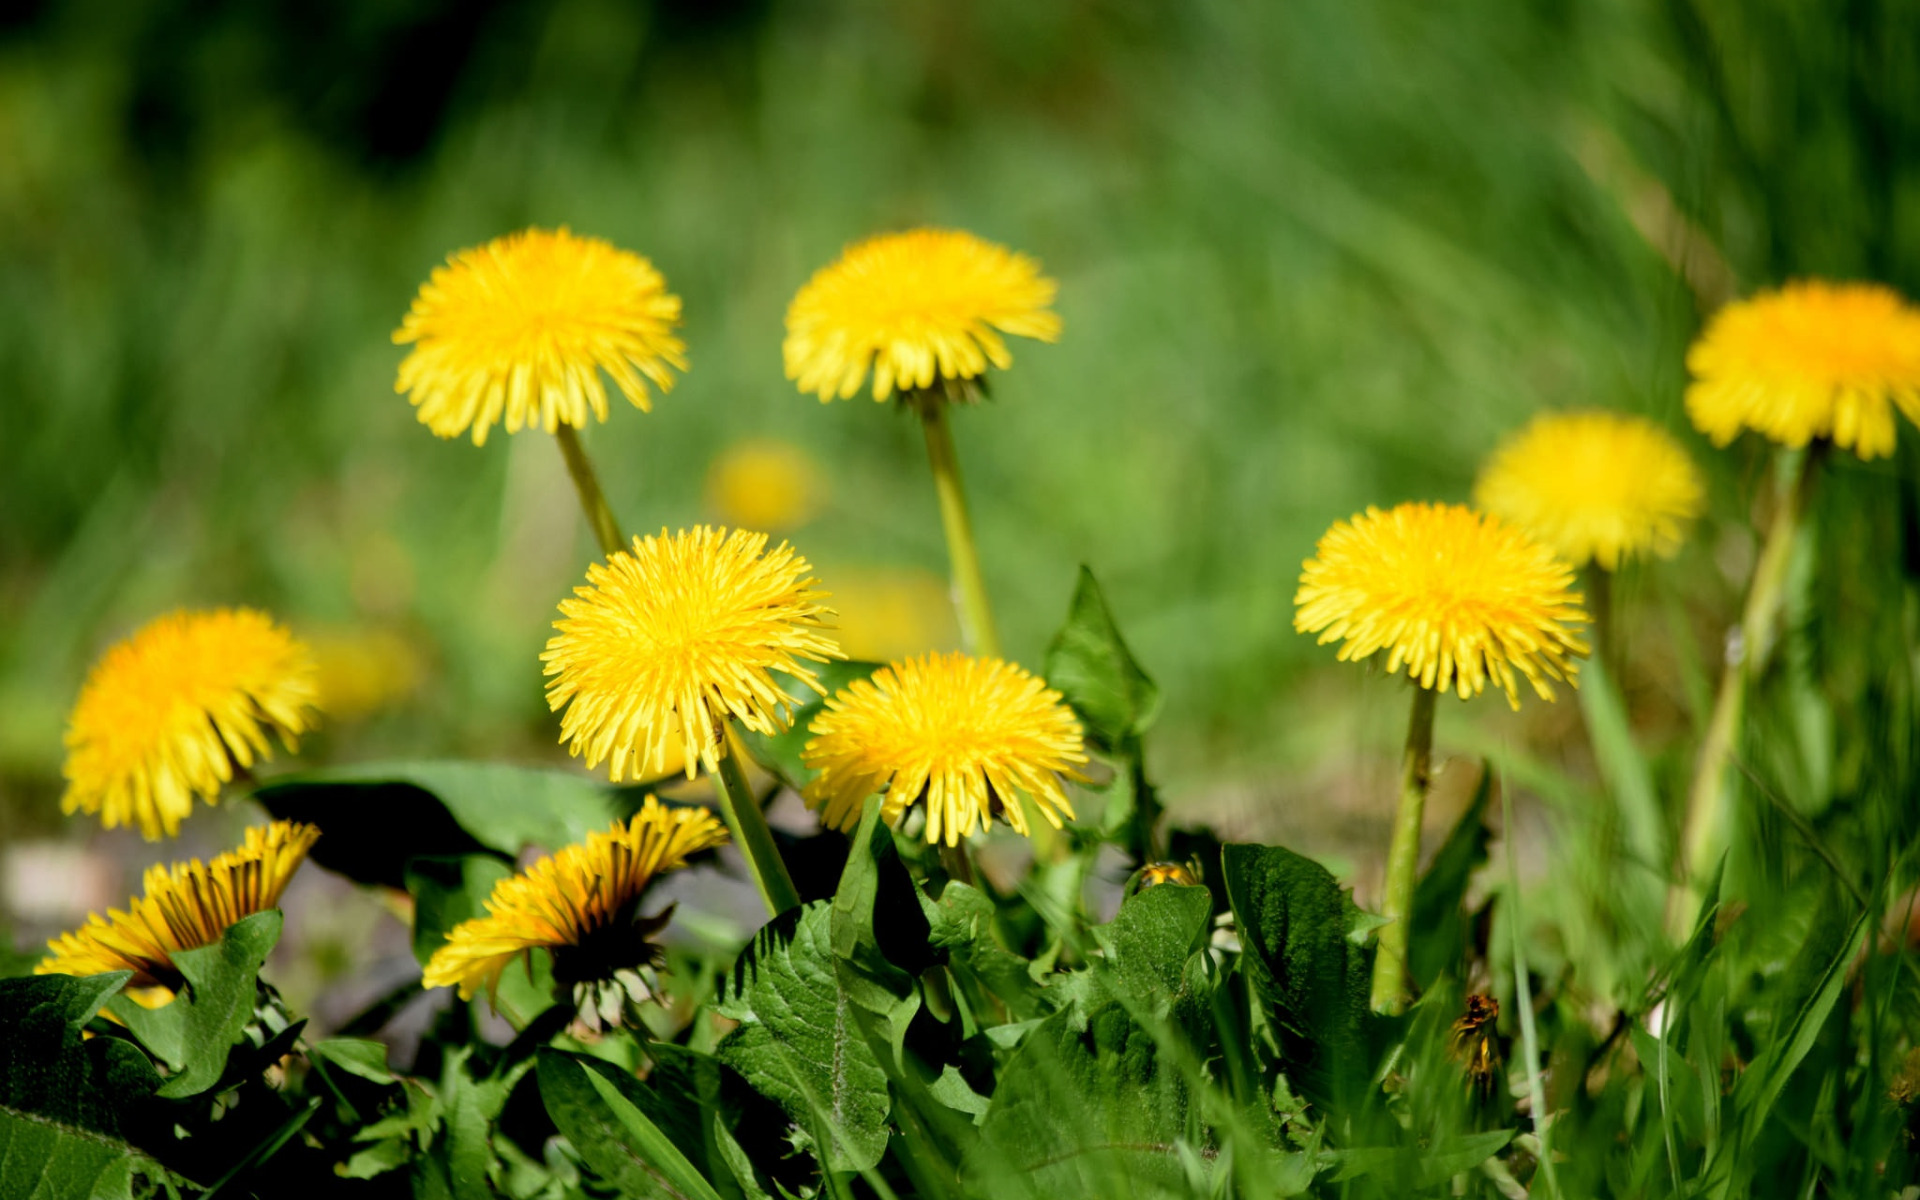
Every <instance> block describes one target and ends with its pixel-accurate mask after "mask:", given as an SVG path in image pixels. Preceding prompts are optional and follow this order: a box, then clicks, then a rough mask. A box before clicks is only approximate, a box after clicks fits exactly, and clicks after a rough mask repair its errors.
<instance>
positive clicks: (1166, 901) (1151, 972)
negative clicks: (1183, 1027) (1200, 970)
mask: <svg viewBox="0 0 1920 1200" xmlns="http://www.w3.org/2000/svg"><path fill="white" fill-rule="evenodd" d="M1212 924H1213V896H1212V894H1211V893H1209V892H1208V891H1207V889H1205V888H1203V887H1185V886H1182V885H1179V884H1171V883H1165V884H1160V885H1159V886H1157V887H1150V888H1147V889H1145V890H1143V891H1141V892H1138V893H1136V894H1134V895H1132V896H1129V897H1127V899H1126V901H1125V902H1124V903H1122V904H1121V905H1120V911H1119V913H1118V914H1117V915H1115V917H1114V919H1113V921H1112V923H1111V924H1107V925H1102V926H1100V927H1099V928H1097V929H1095V930H1094V931H1093V935H1094V937H1095V939H1097V940H1098V941H1099V942H1100V944H1101V946H1102V947H1103V948H1104V949H1105V950H1106V952H1107V958H1108V961H1109V963H1110V964H1111V966H1112V967H1113V970H1114V973H1115V974H1116V975H1117V976H1119V984H1120V987H1121V989H1122V990H1123V991H1124V992H1125V993H1126V994H1128V995H1130V996H1133V997H1137V998H1139V999H1141V1000H1145V1001H1147V1002H1148V1003H1150V1004H1151V1005H1152V1008H1153V1012H1154V1015H1155V1016H1160V1017H1164V1016H1166V1015H1167V1013H1168V1012H1169V1011H1170V1010H1171V1008H1172V1007H1173V1005H1174V1003H1175V1001H1177V1000H1180V999H1184V998H1190V997H1189V992H1188V983H1189V977H1188V974H1187V960H1188V959H1190V958H1192V957H1193V955H1194V953H1195V952H1197V951H1198V950H1200V949H1201V948H1202V947H1203V946H1204V945H1205V944H1206V938H1207V931H1208V929H1209V928H1210V927H1211V926H1212Z"/></svg>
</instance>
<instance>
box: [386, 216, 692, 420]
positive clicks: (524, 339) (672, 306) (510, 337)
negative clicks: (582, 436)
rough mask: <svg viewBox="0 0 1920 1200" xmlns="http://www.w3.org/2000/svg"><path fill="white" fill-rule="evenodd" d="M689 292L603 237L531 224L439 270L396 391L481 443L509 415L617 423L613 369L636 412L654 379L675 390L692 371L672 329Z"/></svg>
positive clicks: (407, 338) (408, 335)
mask: <svg viewBox="0 0 1920 1200" xmlns="http://www.w3.org/2000/svg"><path fill="white" fill-rule="evenodd" d="M679 323H680V297H678V296H676V295H674V294H673V293H671V292H669V291H667V282H666V280H665V279H664V278H662V277H661V275H660V272H659V271H657V270H655V269H654V266H653V264H652V263H650V262H648V261H647V260H646V259H644V258H641V257H640V256H639V255H637V254H629V253H628V252H626V251H625V250H620V249H617V248H616V247H614V246H613V245H612V244H611V243H608V242H604V241H601V240H600V239H599V238H591V237H577V236H575V235H574V234H572V233H569V232H568V231H567V230H566V229H564V228H562V229H558V230H554V231H551V232H550V231H548V230H544V229H528V230H523V231H522V232H520V233H513V234H508V235H507V236H506V237H502V238H496V239H494V240H493V241H491V242H488V243H487V244H486V245H484V246H479V247H475V248H474V249H471V250H462V251H460V252H459V253H457V254H455V255H453V256H452V257H451V258H449V259H448V260H447V265H446V266H444V267H435V268H434V270H433V275H432V276H431V277H430V278H429V279H428V280H427V282H426V283H425V284H423V285H422V286H421V288H420V293H419V295H417V296H415V297H414V301H413V308H412V310H411V311H409V312H408V313H407V316H406V319H405V320H403V321H402V322H401V323H400V328H399V329H397V330H395V331H394V334H393V340H394V342H395V343H396V344H399V345H407V344H411V345H412V346H413V349H412V350H411V351H409V352H408V353H407V357H406V359H405V360H404V361H402V362H401V364H400V375H399V378H398V379H397V380H396V381H395V383H394V390H395V391H397V392H404V393H408V394H409V398H410V399H411V400H412V401H413V405H414V407H415V409H417V410H418V415H419V417H420V421H421V423H422V424H424V425H426V426H427V428H429V429H431V430H433V432H434V433H435V434H437V435H439V436H440V437H443V438H452V437H459V436H460V435H461V434H463V433H466V432H467V431H468V430H469V429H471V430H472V432H473V444H474V445H476V446H479V445H484V444H485V442H486V440H487V432H488V430H490V429H492V428H493V426H494V425H495V423H497V422H502V421H504V422H505V424H506V428H507V432H508V433H518V432H519V431H520V430H521V429H522V428H523V427H531V426H538V427H540V428H542V429H545V430H546V431H547V432H548V433H553V432H555V431H557V430H558V429H559V428H560V426H562V425H571V426H573V427H575V428H584V427H585V426H586V424H587V416H588V414H589V413H591V414H592V415H593V416H595V417H597V418H598V419H600V420H602V421H605V420H606V419H607V389H606V386H605V384H604V383H603V382H602V380H601V378H600V373H601V372H602V371H605V372H606V373H607V374H608V375H609V376H611V377H612V378H613V382H614V384H615V385H616V386H617V387H618V388H619V389H620V392H621V394H622V395H624V396H626V398H627V399H628V400H630V401H632V402H633V404H634V405H635V407H637V408H639V409H640V410H641V411H643V412H644V411H646V410H647V409H648V408H650V407H651V401H650V399H649V396H648V393H647V383H648V381H651V382H652V383H653V385H654V386H655V387H657V388H659V389H660V390H661V391H662V392H667V391H671V390H672V388H673V372H672V370H670V368H678V369H680V370H682V371H684V370H686V369H687V360H686V344H685V343H684V342H682V341H681V340H680V339H679V338H678V337H676V336H675V335H674V333H673V329H674V326H676V325H678V324H679Z"/></svg>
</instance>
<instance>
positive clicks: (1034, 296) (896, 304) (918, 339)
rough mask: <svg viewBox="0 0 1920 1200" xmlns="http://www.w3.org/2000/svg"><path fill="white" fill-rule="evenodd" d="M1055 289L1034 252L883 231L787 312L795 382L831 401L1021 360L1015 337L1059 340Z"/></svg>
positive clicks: (963, 236)
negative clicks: (1013, 346)
mask: <svg viewBox="0 0 1920 1200" xmlns="http://www.w3.org/2000/svg"><path fill="white" fill-rule="evenodd" d="M1054 290H1055V285H1054V282H1053V281H1052V280H1051V279H1048V278H1046V277H1045V276H1043V275H1041V274H1040V264H1039V263H1037V262H1035V261H1034V260H1033V259H1031V258H1029V257H1027V256H1026V255H1024V254H1016V253H1014V252H1013V251H1011V250H1008V249H1006V248H1005V247H1003V246H996V245H994V244H993V243H992V242H988V241H984V240H982V239H980V238H978V237H975V236H974V235H973V234H970V233H965V232H961V231H959V230H952V229H915V230H910V231H908V232H906V233H891V234H882V235H881V236H879V237H873V238H868V239H867V240H866V241H863V242H858V243H856V244H854V245H852V246H849V247H848V248H847V250H846V252H845V253H844V254H842V255H841V256H840V258H839V260H838V261H836V262H834V263H833V264H832V265H830V266H827V267H823V268H821V269H820V270H819V271H818V272H816V273H815V274H814V276H813V278H812V279H810V280H808V281H807V284H806V286H804V287H802V288H801V289H800V291H799V293H798V294H797V295H795V296H794V298H793V303H792V305H791V306H789V307H788V309H787V339H786V343H785V346H784V347H783V353H784V357H785V359H786V366H787V378H789V379H791V380H794V381H795V382H796V383H797V384H799V387H800V390H801V391H803V392H809V393H814V394H817V395H818V396H819V397H820V399H822V400H833V399H835V398H836V397H837V398H839V399H842V400H845V399H848V398H850V397H852V396H853V395H854V394H855V393H857V392H858V391H859V390H860V386H861V384H863V383H864V382H865V381H866V377H867V371H868V369H869V368H871V369H872V371H873V398H874V399H875V400H885V399H886V398H887V397H888V396H891V395H892V394H893V392H894V390H895V389H896V388H898V389H900V390H902V391H905V390H909V389H914V388H930V387H932V386H933V384H934V381H935V380H936V379H947V380H961V379H972V378H975V377H977V376H979V375H982V374H985V373H986V369H987V367H988V365H989V364H991V365H993V366H996V367H1001V368H1005V367H1006V366H1008V365H1009V364H1011V363H1012V362H1013V356H1012V355H1011V354H1009V353H1008V352H1007V344H1006V341H1005V340H1004V338H1003V337H1002V335H1003V334H1005V335H1010V336H1014V337H1030V338H1038V339H1040V340H1041V341H1044V342H1051V341H1053V340H1055V339H1056V338H1058V337H1059V336H1060V318H1059V317H1058V316H1057V315H1055V313H1054V312H1053V311H1052V309H1051V308H1050V307H1049V306H1050V305H1051V304H1052V303H1053V295H1054Z"/></svg>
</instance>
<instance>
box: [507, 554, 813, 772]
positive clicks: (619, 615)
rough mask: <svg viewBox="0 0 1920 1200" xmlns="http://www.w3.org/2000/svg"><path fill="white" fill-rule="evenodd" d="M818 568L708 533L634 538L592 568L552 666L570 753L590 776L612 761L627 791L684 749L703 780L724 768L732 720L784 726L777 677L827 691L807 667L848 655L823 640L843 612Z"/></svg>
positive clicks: (550, 653)
mask: <svg viewBox="0 0 1920 1200" xmlns="http://www.w3.org/2000/svg"><path fill="white" fill-rule="evenodd" d="M812 569H813V568H812V567H811V566H809V565H808V563H807V560H806V559H804V558H802V557H801V556H800V555H798V554H796V553H794V551H793V550H792V548H790V547H789V546H788V545H787V544H786V543H785V542H782V543H781V544H780V545H779V546H777V547H775V548H774V549H772V550H769V549H767V535H766V534H764V533H749V532H747V531H746V530H740V529H736V530H733V531H732V532H731V533H729V532H728V531H727V530H725V529H715V528H712V527H710V526H705V525H701V526H696V527H694V528H693V529H689V530H684V531H682V532H680V533H677V534H672V535H669V534H668V533H667V532H666V531H665V530H661V532H660V535H659V536H658V537H652V536H649V537H644V538H639V537H636V538H634V539H633V549H632V551H631V553H629V552H626V551H620V552H616V553H615V554H614V555H613V556H612V557H611V558H609V559H608V561H607V562H606V563H605V564H600V563H595V564H593V565H592V566H589V567H588V568H587V583H588V586H586V587H580V588H575V589H574V590H573V598H572V599H569V600H563V601H561V602H560V611H561V613H562V615H563V617H564V619H563V620H560V621H556V622H555V623H554V628H555V629H557V630H559V631H560V632H559V633H558V634H557V635H556V636H555V637H554V638H552V639H551V640H550V641H548V642H547V648H546V651H545V652H544V653H543V654H541V656H540V658H541V661H543V662H545V663H546V664H547V667H546V673H547V674H548V675H551V676H553V677H554V679H553V682H552V683H550V684H548V685H547V703H548V705H549V706H550V707H551V708H553V709H554V710H555V711H558V710H559V709H560V708H562V707H565V708H566V710H567V711H566V715H565V716H564V717H563V718H562V719H561V725H560V738H561V740H562V741H564V742H566V743H567V749H568V751H569V752H571V753H573V754H576V755H581V756H584V757H585V758H586V760H587V766H588V767H589V768H593V767H595V766H598V765H599V763H600V761H601V760H602V759H607V760H608V761H609V766H610V769H611V771H612V777H613V781H614V782H615V783H618V782H620V780H622V779H624V778H626V777H628V776H629V775H631V776H632V777H634V778H642V779H644V778H652V777H655V776H658V775H659V774H660V773H661V771H662V770H663V769H664V765H665V764H666V763H667V762H668V761H669V754H670V752H669V750H668V742H669V741H675V742H678V743H679V744H680V747H681V752H682V754H683V756H684V758H683V761H684V762H685V764H686V770H687V774H688V775H689V776H691V775H692V774H693V770H694V766H695V764H697V763H704V764H705V765H706V766H707V768H708V769H709V770H713V769H715V767H716V765H717V762H718V756H719V752H720V736H721V732H722V731H723V729H724V728H725V722H726V720H727V719H728V718H729V717H732V718H734V719H737V720H738V721H739V722H740V723H741V724H742V725H744V726H746V727H747V728H748V729H751V730H754V731H756V732H759V733H773V732H775V731H777V730H779V729H781V728H783V727H784V726H785V725H786V723H787V721H788V720H790V719H791V714H792V708H793V702H792V700H791V698H790V697H789V696H788V695H787V693H786V691H785V690H784V689H783V688H782V687H781V686H780V684H779V683H778V682H776V681H775V680H774V678H773V675H772V672H776V671H777V672H780V673H781V674H784V675H789V676H792V677H793V678H795V679H798V680H800V681H802V682H803V683H805V684H807V685H808V686H811V687H814V688H815V689H816V690H818V685H817V684H815V683H814V674H813V671H812V670H811V669H810V668H808V667H806V666H805V665H803V664H804V663H805V662H806V661H814V662H822V661H825V660H826V659H829V658H842V657H845V656H844V655H842V654H841V652H840V648H839V646H837V645H836V644H835V643H834V641H833V639H832V638H831V637H829V636H827V634H826V633H825V632H824V629H825V627H824V625H823V620H824V619H825V618H827V617H830V616H831V615H832V614H833V610H831V609H829V608H826V607H824V606H823V605H822V604H821V603H820V601H821V600H824V599H825V598H826V597H825V594H824V593H821V592H817V591H814V590H813V584H814V583H815V582H816V581H815V580H814V579H812V578H811V577H810V572H811V571H812Z"/></svg>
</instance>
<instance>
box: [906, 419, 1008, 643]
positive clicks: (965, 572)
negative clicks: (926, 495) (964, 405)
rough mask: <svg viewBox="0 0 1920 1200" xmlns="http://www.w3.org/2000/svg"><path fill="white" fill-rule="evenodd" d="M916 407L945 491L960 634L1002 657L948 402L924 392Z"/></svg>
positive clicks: (943, 509)
mask: <svg viewBox="0 0 1920 1200" xmlns="http://www.w3.org/2000/svg"><path fill="white" fill-rule="evenodd" d="M914 407H915V408H916V409H918V410H919V412H920V424H921V427H922V428H923V429H924V430H925V431H926V434H927V459H928V461H930V462H931V463H932V464H933V487H934V490H935V491H936V492H938V493H939V496H940V523H941V525H943V526H944V527H945V528H946V533H947V556H948V558H949V559H950V560H951V562H952V564H953V587H954V591H955V592H956V593H957V596H958V600H959V605H960V632H961V635H962V636H963V637H964V638H965V640H966V644H967V649H968V650H970V651H971V652H973V653H974V654H977V655H980V656H981V657H984V658H999V657H1000V636H999V634H997V633H996V632H994V626H993V606H992V605H991V604H990V603H989V602H988V600H987V581H986V578H985V576H983V575H982V574H981V573H980V553H979V551H978V550H976V549H975V548H974V541H973V522H972V520H971V519H970V518H969V517H968V516H967V494H966V490H965V489H964V488H962V487H961V484H960V462H959V460H958V459H957V458H955V457H954V453H953V431H952V430H951V429H949V428H948V426H947V401H946V400H945V399H944V398H943V397H941V396H940V395H939V394H938V393H937V392H921V393H918V394H917V395H916V396H915V397H914Z"/></svg>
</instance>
